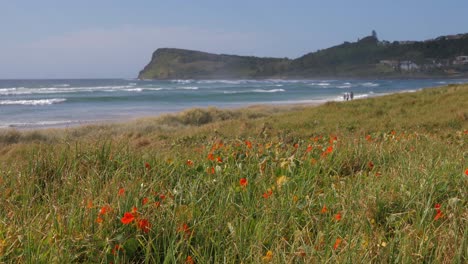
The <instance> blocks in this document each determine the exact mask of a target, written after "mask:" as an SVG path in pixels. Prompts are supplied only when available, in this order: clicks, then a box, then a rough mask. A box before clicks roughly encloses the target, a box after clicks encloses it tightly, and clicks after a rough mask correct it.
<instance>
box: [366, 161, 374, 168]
mask: <svg viewBox="0 0 468 264" xmlns="http://www.w3.org/2000/svg"><path fill="white" fill-rule="evenodd" d="M367 167H369V169H370V170H372V169H373V168H374V162H372V161H369V162H368V163H367Z"/></svg>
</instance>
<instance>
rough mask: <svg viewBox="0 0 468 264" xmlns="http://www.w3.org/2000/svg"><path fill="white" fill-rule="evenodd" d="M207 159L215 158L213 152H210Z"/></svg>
mask: <svg viewBox="0 0 468 264" xmlns="http://www.w3.org/2000/svg"><path fill="white" fill-rule="evenodd" d="M207 159H209V160H214V159H215V157H214V155H213V153H211V152H210V153H209V154H208V157H207Z"/></svg>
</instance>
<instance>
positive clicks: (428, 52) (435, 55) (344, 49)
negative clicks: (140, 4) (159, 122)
mask: <svg viewBox="0 0 468 264" xmlns="http://www.w3.org/2000/svg"><path fill="white" fill-rule="evenodd" d="M320 77H343V78H345V77H350V78H353V77H355V78H365V77H367V78H399V77H400V78H401V77H403V78H410V77H420V78H424V77H468V34H458V35H450V36H441V37H438V38H436V39H431V40H426V41H394V42H389V41H379V40H378V39H377V37H376V35H375V34H374V35H372V36H367V37H365V38H363V39H361V40H359V41H357V42H352V43H351V42H345V43H343V44H341V45H337V46H334V47H331V48H328V49H324V50H319V51H317V52H312V53H308V54H306V55H304V56H302V57H299V58H297V59H293V60H292V59H288V58H259V57H252V56H237V55H225V54H220V55H218V54H212V53H206V52H200V51H192V50H183V49H172V48H163V49H157V50H156V51H155V52H154V53H153V56H152V58H151V61H150V63H149V64H148V65H147V66H146V67H145V68H144V69H143V70H142V71H141V72H140V74H139V75H138V78H140V79H265V78H320Z"/></svg>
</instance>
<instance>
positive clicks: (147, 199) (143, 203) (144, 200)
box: [141, 197, 149, 205]
mask: <svg viewBox="0 0 468 264" xmlns="http://www.w3.org/2000/svg"><path fill="white" fill-rule="evenodd" d="M148 202H149V198H148V197H144V198H143V199H142V200H141V204H142V205H145V204H147V203H148Z"/></svg>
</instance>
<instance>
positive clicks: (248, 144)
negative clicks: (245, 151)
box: [245, 140, 252, 149]
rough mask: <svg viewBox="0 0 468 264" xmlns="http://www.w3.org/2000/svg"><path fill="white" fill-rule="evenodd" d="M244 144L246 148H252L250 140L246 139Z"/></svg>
mask: <svg viewBox="0 0 468 264" xmlns="http://www.w3.org/2000/svg"><path fill="white" fill-rule="evenodd" d="M245 145H247V148H249V149H251V148H252V142H250V141H248V140H246V141H245Z"/></svg>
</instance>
